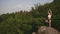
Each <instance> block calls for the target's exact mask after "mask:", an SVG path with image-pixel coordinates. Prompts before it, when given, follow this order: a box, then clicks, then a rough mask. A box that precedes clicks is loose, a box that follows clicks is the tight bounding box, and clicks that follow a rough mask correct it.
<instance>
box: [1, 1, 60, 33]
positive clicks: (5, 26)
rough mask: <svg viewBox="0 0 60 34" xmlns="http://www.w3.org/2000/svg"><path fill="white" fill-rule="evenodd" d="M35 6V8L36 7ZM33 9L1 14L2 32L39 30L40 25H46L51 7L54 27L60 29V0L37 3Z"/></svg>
mask: <svg viewBox="0 0 60 34" xmlns="http://www.w3.org/2000/svg"><path fill="white" fill-rule="evenodd" d="M34 8H35V9H34ZM34 8H33V7H32V9H31V11H30V12H28V11H20V12H16V13H11V14H3V15H1V16H0V34H31V33H32V32H37V30H38V27H39V26H42V25H45V26H48V25H47V23H45V20H46V19H47V11H48V9H49V8H50V9H51V10H52V12H53V16H52V27H54V28H56V29H57V30H59V31H60V20H59V19H60V2H59V0H55V1H54V2H52V3H50V4H45V5H44V6H41V5H39V6H38V5H37V6H36V7H34Z"/></svg>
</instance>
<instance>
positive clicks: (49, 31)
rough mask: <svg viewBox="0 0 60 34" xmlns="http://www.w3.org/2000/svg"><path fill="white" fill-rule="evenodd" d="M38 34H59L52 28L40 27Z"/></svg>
mask: <svg viewBox="0 0 60 34" xmlns="http://www.w3.org/2000/svg"><path fill="white" fill-rule="evenodd" d="M38 34H59V32H58V31H57V30H56V29H54V28H51V27H46V26H41V27H39V29H38Z"/></svg>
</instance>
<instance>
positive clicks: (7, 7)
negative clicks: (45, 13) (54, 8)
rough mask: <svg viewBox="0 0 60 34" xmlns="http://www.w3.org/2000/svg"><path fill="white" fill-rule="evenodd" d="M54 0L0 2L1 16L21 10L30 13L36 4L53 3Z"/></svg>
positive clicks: (3, 0)
mask: <svg viewBox="0 0 60 34" xmlns="http://www.w3.org/2000/svg"><path fill="white" fill-rule="evenodd" d="M52 1H53V0H0V14H5V13H12V12H16V11H20V10H27V11H29V10H30V9H31V7H34V4H37V3H40V4H42V5H43V4H45V3H51V2H52Z"/></svg>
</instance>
